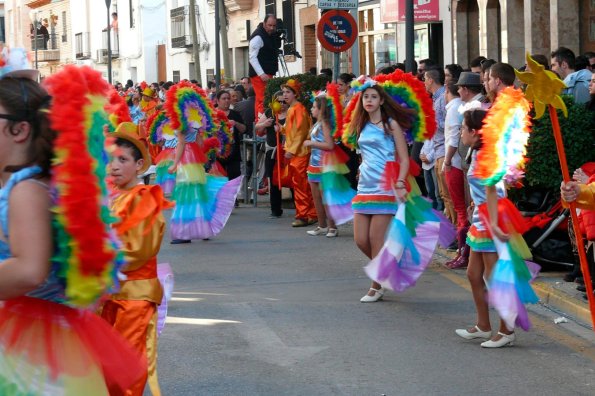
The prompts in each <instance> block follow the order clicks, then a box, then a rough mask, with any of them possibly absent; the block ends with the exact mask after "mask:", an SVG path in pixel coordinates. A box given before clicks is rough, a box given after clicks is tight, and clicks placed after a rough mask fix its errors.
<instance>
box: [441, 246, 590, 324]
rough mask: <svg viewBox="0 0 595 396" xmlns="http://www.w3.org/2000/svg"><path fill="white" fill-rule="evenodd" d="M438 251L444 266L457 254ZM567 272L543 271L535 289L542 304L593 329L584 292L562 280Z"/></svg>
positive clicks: (457, 271) (463, 271) (459, 272)
mask: <svg viewBox="0 0 595 396" xmlns="http://www.w3.org/2000/svg"><path fill="white" fill-rule="evenodd" d="M436 253H437V254H436V259H437V260H436V261H437V262H438V263H439V264H440V265H442V266H443V265H444V263H445V262H446V261H448V260H450V259H451V258H453V257H454V256H455V253H454V252H449V251H447V250H445V249H441V248H438V249H437V252H436ZM448 271H450V272H452V273H455V274H458V275H460V276H462V277H464V276H465V270H462V269H461V270H450V269H449V270H448ZM565 274H566V272H558V271H546V272H541V273H540V274H539V276H538V277H537V279H536V280H535V281H534V282H533V289H534V290H535V292H536V293H537V295H538V296H539V300H540V302H541V304H543V305H545V306H546V307H548V308H551V309H553V310H554V311H558V312H560V314H561V316H567V317H568V318H571V319H573V320H576V321H577V322H580V323H581V324H582V325H584V326H586V327H588V328H590V329H592V328H593V326H592V324H591V313H590V311H589V304H588V302H587V300H585V299H583V293H581V292H579V291H578V290H576V286H577V284H576V283H574V282H564V281H563V280H562V277H563V276H564V275H565Z"/></svg>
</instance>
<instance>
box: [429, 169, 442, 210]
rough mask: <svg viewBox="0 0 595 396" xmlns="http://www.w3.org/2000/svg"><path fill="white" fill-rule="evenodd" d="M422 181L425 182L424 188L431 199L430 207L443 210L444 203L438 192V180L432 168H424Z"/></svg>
mask: <svg viewBox="0 0 595 396" xmlns="http://www.w3.org/2000/svg"><path fill="white" fill-rule="evenodd" d="M424 182H425V184H426V190H428V198H430V199H431V200H432V209H436V210H444V204H443V203H442V200H441V199H440V194H437V192H438V180H437V179H436V174H435V173H434V168H432V169H429V170H426V169H424Z"/></svg>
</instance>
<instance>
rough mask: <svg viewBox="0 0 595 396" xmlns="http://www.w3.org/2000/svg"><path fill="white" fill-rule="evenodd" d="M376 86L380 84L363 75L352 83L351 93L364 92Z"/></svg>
mask: <svg viewBox="0 0 595 396" xmlns="http://www.w3.org/2000/svg"><path fill="white" fill-rule="evenodd" d="M376 84H378V82H377V81H376V80H373V79H371V78H370V77H368V76H365V75H363V74H362V75H361V76H359V77H358V78H356V79H355V80H353V81H352V82H351V91H353V92H354V93H355V92H363V91H365V90H366V89H368V88H370V87H373V86H374V85H376Z"/></svg>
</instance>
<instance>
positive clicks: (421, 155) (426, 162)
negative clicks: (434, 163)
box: [419, 154, 430, 164]
mask: <svg viewBox="0 0 595 396" xmlns="http://www.w3.org/2000/svg"><path fill="white" fill-rule="evenodd" d="M419 159H420V160H421V162H423V163H424V164H428V163H429V162H430V161H428V157H426V155H425V154H420V155H419Z"/></svg>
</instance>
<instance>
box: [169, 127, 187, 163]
mask: <svg viewBox="0 0 595 396" xmlns="http://www.w3.org/2000/svg"><path fill="white" fill-rule="evenodd" d="M185 147H186V137H185V136H184V134H183V133H178V145H177V146H176V156H175V158H174V163H173V165H172V166H170V167H169V168H168V169H167V171H168V172H169V173H174V172H175V171H176V169H177V168H178V164H179V163H180V160H181V159H182V154H184V148H185Z"/></svg>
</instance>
